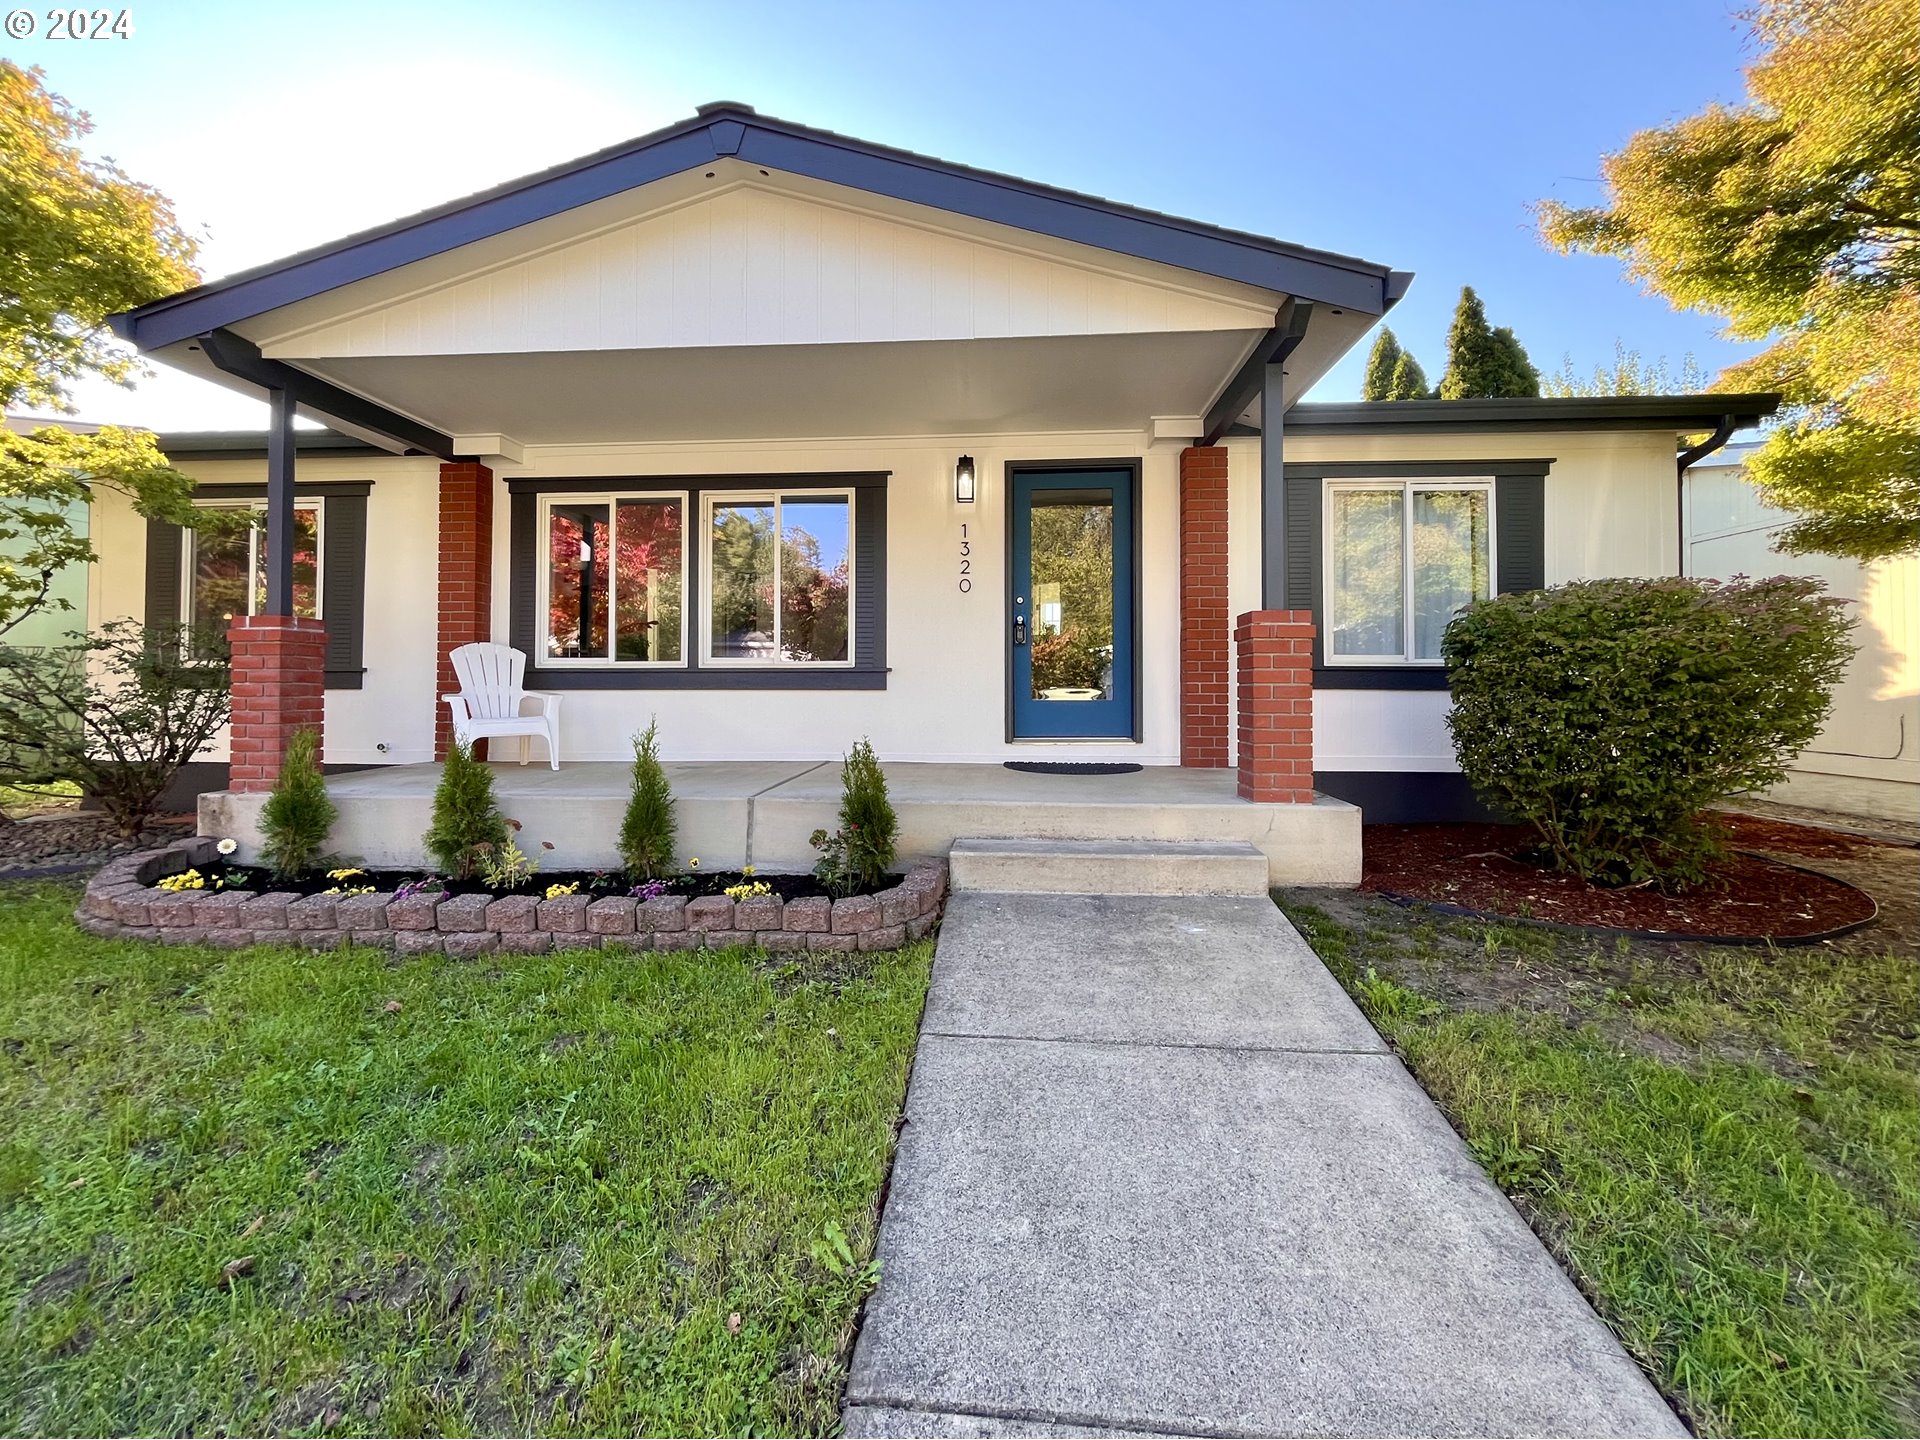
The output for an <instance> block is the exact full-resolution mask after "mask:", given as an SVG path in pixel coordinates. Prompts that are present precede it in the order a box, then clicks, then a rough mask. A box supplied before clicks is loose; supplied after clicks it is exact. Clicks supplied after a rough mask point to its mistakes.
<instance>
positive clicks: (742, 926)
mask: <svg viewBox="0 0 1920 1440" xmlns="http://www.w3.org/2000/svg"><path fill="white" fill-rule="evenodd" d="M215 845H216V842H215V841H214V840H212V839H210V838H207V837H195V838H193V839H189V840H183V841H180V842H178V843H176V844H173V845H168V846H165V847H164V848H162V849H159V850H153V851H147V852H145V853H142V854H135V855H126V856H122V857H120V858H118V859H116V860H113V861H112V862H110V863H109V864H108V865H106V866H105V867H104V868H103V869H102V870H101V871H100V872H99V873H98V874H96V875H95V876H94V877H93V879H92V880H91V881H90V882H89V883H88V885H87V893H86V896H85V898H84V899H82V901H81V902H80V908H79V910H78V912H77V913H76V919H77V920H78V922H79V924H80V926H81V928H83V929H85V930H87V931H89V932H90V933H92V934H96V935H109V936H116V937H123V938H137V939H148V940H158V941H162V942H165V943H170V944H183V945H184V944H202V945H220V946H227V947H232V948H239V947H242V946H246V945H255V944H262V943H269V942H279V943H291V944H304V945H309V946H312V947H314V948H317V949H330V948H332V947H333V946H336V945H343V944H348V943H352V944H356V945H374V946H379V947H381V948H384V949H392V950H396V951H399V952H402V953H406V954H415V953H419V952H422V951H444V952H445V953H446V954H449V955H462V956H467V955H480V954H484V953H486V952H488V951H491V950H503V951H511V952H521V953H536V952H540V951H546V950H565V949H579V948H588V947H593V946H599V945H603V944H615V945H627V946H631V947H633V948H634V949H643V950H692V949H698V948H701V947H710V948H718V947H721V946H726V945H756V946H759V947H760V948H761V949H764V950H774V951H779V950H891V949H895V948H896V947H898V946H901V945H904V944H906V943H907V942H908V941H909V940H917V939H919V938H920V937H922V936H923V935H926V934H927V933H928V932H929V931H931V930H932V929H933V927H934V924H935V923H936V922H937V921H938V919H939V916H940V907H941V903H942V901H943V900H944V898H945V896H946V888H947V866H946V862H945V861H944V860H927V861H921V862H919V863H918V864H915V865H914V866H912V867H911V868H910V869H909V870H908V871H907V873H906V874H905V875H904V876H903V877H901V879H900V881H899V883H898V884H896V885H894V886H892V887H890V888H889V889H886V890H882V891H879V892H878V893H876V894H872V895H855V896H850V897H847V898H845V899H835V898H832V897H829V896H826V895H819V894H811V895H807V894H803V895H797V896H795V897H794V898H791V899H789V898H784V897H783V895H782V894H781V893H780V892H779V891H778V890H776V891H775V893H772V894H768V895H757V896H753V897H750V898H747V899H741V900H735V899H733V898H731V897H729V896H727V895H724V894H707V895H693V896H689V895H687V894H685V893H668V894H663V895H660V896H658V897H656V898H653V899H644V900H643V899H640V898H638V897H636V896H633V895H629V894H604V895H600V896H598V897H597V898H596V897H595V896H593V895H591V894H587V893H576V894H568V895H559V896H556V897H554V898H552V899H546V898H544V893H545V889H546V887H547V886H549V885H552V884H554V883H555V882H554V879H553V877H540V876H536V877H535V881H534V883H533V884H532V885H530V886H529V891H530V893H526V894H508V895H493V894H489V893H472V892H469V893H465V894H460V893H413V894H405V895H399V896H397V895H395V894H394V892H393V891H391V890H388V891H381V890H374V891H371V892H368V893H363V894H344V893H343V894H338V895H332V894H326V893H318V894H304V895H303V894H300V893H298V892H295V891H289V890H260V891H256V890H250V889H244V888H220V889H213V888H201V889H184V890H166V889H160V888H157V885H158V882H159V881H161V880H162V879H164V878H165V877H167V876H171V875H180V874H184V873H185V872H187V871H188V870H194V869H199V870H201V871H202V872H203V874H205V873H214V872H215V870H216V867H217V866H218V865H219V864H220V861H219V855H218V851H217V850H216V849H215ZM372 878H375V879H378V878H381V877H379V876H378V875H377V874H376V875H375V876H373V877H372ZM722 878H724V877H722ZM789 878H791V879H799V878H801V877H767V879H768V881H769V882H773V881H776V880H780V879H789ZM536 886H537V887H538V891H539V893H531V892H532V891H533V889H534V888H535V887H536ZM348 888H357V887H352V886H343V887H342V889H343V890H344V889H348Z"/></svg>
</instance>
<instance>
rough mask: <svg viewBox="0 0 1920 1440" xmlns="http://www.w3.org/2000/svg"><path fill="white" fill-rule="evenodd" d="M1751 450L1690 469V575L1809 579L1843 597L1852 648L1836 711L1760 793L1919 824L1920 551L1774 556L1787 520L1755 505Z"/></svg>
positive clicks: (1742, 448)
mask: <svg viewBox="0 0 1920 1440" xmlns="http://www.w3.org/2000/svg"><path fill="white" fill-rule="evenodd" d="M1755 448H1756V447H1755V446H1753V445H1729V446H1728V447H1727V448H1726V449H1725V450H1723V451H1721V452H1720V453H1719V454H1717V455H1714V456H1712V457H1711V458H1710V459H1707V460H1703V461H1702V462H1701V463H1700V464H1698V465H1696V466H1694V467H1693V468H1692V469H1691V470H1689V471H1688V472H1687V509H1686V535H1687V573H1688V574H1689V575H1710V576H1714V577H1716V578H1719V579H1723V580H1725V579H1731V578H1732V577H1733V576H1735V575H1781V574H1791V575H1812V576H1815V577H1817V578H1818V579H1820V580H1822V581H1824V582H1826V586H1827V593H1828V594H1830V595H1838V596H1840V597H1841V598H1843V599H1845V600H1847V601H1849V602H1850V604H1851V610H1852V613H1853V615H1854V617H1855V619H1856V620H1857V622H1858V623H1857V624H1856V625H1855V627H1854V632H1853V641H1854V644H1855V645H1856V646H1858V647H1859V648H1858V651H1857V653H1856V654H1855V655H1854V657H1853V661H1852V663H1851V664H1849V665H1848V666H1847V673H1846V676H1845V678H1843V679H1842V680H1841V682H1840V685H1839V688H1838V689H1837V690H1835V691H1834V696H1833V713H1832V715H1830V716H1829V717H1828V719H1827V725H1826V728H1825V729H1824V730H1822V731H1821V732H1820V736H1819V738H1818V739H1816V740H1815V741H1814V742H1813V744H1811V745H1809V746H1808V747H1807V748H1806V749H1805V750H1803V751H1801V752H1800V754H1799V756H1798V757H1796V758H1795V760H1794V762H1793V765H1792V767H1791V768H1790V769H1789V771H1788V774H1787V778H1786V780H1785V781H1784V782H1782V783H1781V784H1779V785H1777V786H1775V787H1774V788H1773V789H1772V790H1771V791H1769V792H1768V795H1769V798H1771V799H1774V800H1782V801H1785V802H1787V803H1788V804H1794V805H1809V806H1812V807H1814V808H1815V809H1820V810H1835V811H1840V812H1842V813H1846V814H1854V815H1868V816H1877V817H1880V818H1882V819H1891V820H1905V821H1908V822H1909V823H1911V822H1913V821H1915V820H1920V555H1915V554H1912V553H1911V552H1910V553H1908V554H1905V555H1896V556H1894V557H1892V558H1891V559H1887V560H1876V561H1874V562H1873V563H1872V564H1869V565H1863V564H1860V563H1859V562H1857V561H1853V560H1846V559H1841V558H1838V557H1836V556H1831V555H1782V554H1779V553H1778V552H1777V551H1775V550H1774V548H1773V541H1774V537H1775V536H1777V535H1778V534H1779V533H1780V530H1781V527H1783V526H1784V525H1786V524H1787V522H1788V521H1789V520H1791V519H1792V518H1793V517H1792V516H1791V515H1790V514H1788V513H1787V512H1785V511H1781V510H1776V509H1774V508H1773V507H1772V506H1770V505H1767V504H1765V503H1763V502H1762V501H1761V499H1760V495H1759V492H1758V491H1756V490H1755V489H1754V487H1753V485H1752V483H1751V482H1750V481H1749V480H1748V479H1747V477H1746V471H1745V463H1746V457H1747V456H1748V455H1750V454H1751V453H1752V452H1753V450H1754V449H1755Z"/></svg>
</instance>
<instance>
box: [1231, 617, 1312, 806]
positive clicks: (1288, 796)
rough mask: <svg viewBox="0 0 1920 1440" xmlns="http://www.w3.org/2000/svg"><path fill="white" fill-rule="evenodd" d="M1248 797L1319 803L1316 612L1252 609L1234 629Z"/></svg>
mask: <svg viewBox="0 0 1920 1440" xmlns="http://www.w3.org/2000/svg"><path fill="white" fill-rule="evenodd" d="M1233 643H1234V651H1235V670H1236V677H1235V678H1236V696H1235V698H1236V699H1237V701H1238V703H1239V732H1240V733H1239V742H1240V743H1239V751H1240V798H1241V799H1242V800H1255V801H1259V802H1260V803H1262V804H1268V805H1284V804H1301V805H1304V804H1308V803H1310V802H1311V801H1312V800H1313V613H1312V612H1311V611H1309V610H1250V611H1248V612H1247V613H1246V614H1245V615H1242V616H1241V617H1240V619H1239V621H1238V622H1237V623H1236V624H1235V625H1234V627H1233Z"/></svg>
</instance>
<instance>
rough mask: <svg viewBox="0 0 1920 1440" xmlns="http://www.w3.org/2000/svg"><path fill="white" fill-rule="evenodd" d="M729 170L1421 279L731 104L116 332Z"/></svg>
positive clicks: (145, 339)
mask: <svg viewBox="0 0 1920 1440" xmlns="http://www.w3.org/2000/svg"><path fill="white" fill-rule="evenodd" d="M721 159H736V160H739V161H742V162H744V163H746V164H750V165H759V166H764V167H766V168H767V169H769V170H779V171H785V172H787V173H790V174H795V175H802V176H806V177H808V178H811V179H814V180H819V181H824V182H827V183H830V184H837V185H844V186H848V187H850V188H852V189H855V190H862V191H866V192H868V193H870V194H874V195H880V196H885V197H888V198H891V199H894V200H900V201H905V202H908V203H912V204H918V205H925V206H928V207H930V208H932V209H935V210H943V211H947V212H949V213H952V214H955V215H961V216H967V217H971V218H973V219H977V220H984V221H989V222H993V223H997V224H1002V225H1008V226H1011V227H1014V228H1016V229H1020V230H1026V231H1029V232H1031V233H1034V234H1038V235H1046V236H1050V237H1053V238H1055V239H1059V240H1065V241H1071V242H1075V243H1078V244H1083V245H1089V246H1093V247H1096V248H1098V249H1103V250H1109V251H1113V252H1115V253H1117V254H1123V255H1130V256H1134V257H1136V258H1139V259H1142V260H1151V261H1157V262H1159V263H1161V264H1165V265H1173V266H1177V267H1179V268H1181V269H1185V270H1191V271H1194V272H1196V273H1199V274H1206V275H1214V276H1218V277H1220V278H1222V279H1227V280H1235V281H1240V282H1242V283H1246V284H1250V285H1255V286H1259V287H1261V288H1263V289H1268V290H1273V291H1277V292H1281V293H1284V294H1287V295H1293V296H1297V297H1299V298H1300V299H1303V300H1312V301H1317V302H1321V303H1324V304H1327V305H1329V306H1339V307H1345V308H1347V309H1351V310H1354V311H1357V312H1359V313H1362V314H1367V315H1380V314H1384V313H1385V312H1386V310H1387V309H1388V307H1389V306H1391V305H1392V304H1393V303H1394V302H1395V301H1396V300H1398V299H1399V298H1400V296H1401V295H1402V294H1403V293H1404V292H1405V290H1406V287H1407V285H1408V283H1409V282H1410V281H1411V279H1412V277H1411V276H1410V275H1408V274H1406V273H1405V272H1401V271H1395V270H1390V269H1388V268H1387V267H1386V266H1384V265H1378V264H1375V263H1373V262H1371V261H1367V260H1359V259H1355V258H1353V257H1351V256H1346V255H1336V254H1333V253H1331V252H1328V251H1323V250H1313V249H1308V248H1306V247H1304V246H1299V245H1292V244H1289V243H1287V242H1285V241H1282V240H1275V239H1272V238H1270V237H1268V236H1263V235H1254V234H1250V233H1247V232H1245V231H1239V230H1229V229H1225V228H1222V227H1220V226H1217V225H1207V224H1203V223H1201V222H1200V221H1197V220H1186V219H1181V218H1179V217H1177V216H1172V215H1164V214H1160V213H1158V212H1156V211H1151V210H1142V209H1139V208H1136V207H1134V206H1130V205H1122V204H1119V203H1117V202H1115V201H1111V200H1106V199H1102V198H1100V197H1098V196H1094V195H1083V194H1079V193H1076V192H1074V191H1071V190H1061V189H1057V188H1055V187H1053V186H1048V185H1039V184H1035V183H1034V182H1032V181H1029V180H1021V179H1019V178H1017V177H1015V176H1011V175H1001V174H996V173H994V172H992V171H987V170H976V169H973V168H972V167H970V166H965V165H956V164H954V163H952V162H950V161H945V160H938V159H934V158H932V157H930V156H926V155H917V154H914V153H912V152H911V151H906V150H896V149H893V148H891V147H888V146H883V145H875V144H872V143H871V142H868V141H865V140H856V139H853V138H851V137H849V136H844V135H837V134H834V133H833V132H831V131H826V130H815V129H812V128H810V127H808V126H804V125H797V124H794V123H793V122H791V121H787V120H776V119H773V118H772V117H770V116H763V115H759V114H757V113H756V112H755V111H754V110H753V109H752V107H751V106H746V105H737V104H733V103H731V102H723V103H720V104H715V105H703V106H701V107H700V112H699V113H698V114H697V115H695V116H694V117H693V118H691V119H688V120H682V121H680V122H678V123H676V124H673V125H669V126H667V127H666V128H665V129H662V130H656V131H654V132H653V133H652V134H650V135H643V136H641V137H639V138H638V139H635V140H629V141H626V142H623V143H622V144H619V145H615V146H611V147H609V148H608V149H605V150H601V151H598V152H596V153H594V154H592V155H586V156H583V157H581V158H580V159H578V160H572V161H568V162H567V163H565V164H563V165H557V166H554V167H553V168H551V169H548V170H542V171H540V172H538V173H537V174H533V175H526V176H522V177H521V178H520V179H518V180H510V181H508V182H507V183H505V184H504V185H498V186H495V187H494V188H493V189H490V190H483V191H481V192H480V193H478V194H476V195H470V196H468V197H466V198H465V199H462V200H456V201H452V202H450V203H449V204H445V205H440V206H436V207H435V208H433V209H430V210H423V211H421V212H420V213H418V214H416V215H411V216H408V217H406V218H404V219H401V220H396V221H393V222H391V223H389V224H386V225H381V226H377V227H375V228H374V229H371V230H363V231H361V232H359V233H358V234H355V235H349V236H346V237H345V238H343V239H340V240H336V241H333V242H331V243H329V244H326V245H320V246H316V247H315V248H313V249H311V250H305V251H302V252H301V253H299V254H297V255H292V256H289V257H287V258H286V259H284V260H278V261H275V262H273V263H272V264H269V265H263V266H259V267H256V268H254V269H251V270H243V271H240V272H239V273H237V274H234V275H230V276H227V277H225V278H224V279H221V280H217V281H213V282H211V283H209V284H206V285H200V286H196V287H194V288H193V289H191V290H184V291H181V292H180V293H179V294H177V295H169V296H166V297H164V298H162V299H159V300H155V301H152V302H150V303H149V304H146V305H142V306H140V307H139V308H137V309H134V310H130V311H127V312H125V313H124V314H121V315H116V316H114V317H112V321H111V323H112V325H113V329H114V331H115V333H116V334H118V335H119V336H121V338H123V339H125V340H129V341H132V342H133V343H134V344H135V345H137V346H138V347H139V348H140V349H142V350H155V349H159V348H161V347H163V346H166V345H171V344H174V343H177V342H178V341H181V340H185V339H188V338H190V337H192V336H195V335H200V334H204V333H206V332H208V331H211V330H214V329H218V328H220V327H223V326H229V325H233V324H236V323H238V322H241V321H244V320H246V319H248V318H249V317H251V316H254V315H259V314H262V313H264V312H266V311H269V310H277V309H279V308H281V307H282V306H285V305H290V304H293V303H296V302H298V301H301V300H305V299H309V298H311V297H312V296H315V295H319V294H324V293H325V292H327V291H329V290H334V289H338V288H339V287H340V286H343V285H350V284H353V283H354V282H356V281H359V280H365V279H369V278H371V277H372V276H375V275H380V274H384V273H386V272H387V271H390V270H395V269H398V268H399V267H401V266H403V265H409V264H412V263H414V262H415V261H418V260H423V259H426V258H428V257H429V256H433V255H438V254H442V253H444V252H446V251H448V250H453V249H457V248H458V247H460V246H462V245H467V244H471V243H473V242H474V241H477V240H483V239H486V238H488V237H490V236H494V235H499V234H503V233H505V232H507V231H509V230H513V229H517V228H518V227H520V226H522V225H527V224H531V223H533V222H534V221H537V220H543V219H546V218H548V217H549V216H552V215H557V214H561V213H563V212H565V211H568V210H572V209H575V208H577V207H579V206H582V205H587V204H591V203H592V202H594V201H596V200H602V199H605V198H607V197H609V196H612V195H617V194H620V193H621V192H623V191H627V190H631V189H635V188H637V187H639V186H642V185H646V184H649V183H651V182H653V181H656V180H662V179H665V178H666V177H668V176H670V175H676V174H680V173H682V172H685V171H688V170H693V169H696V168H698V167H700V166H703V165H710V164H712V163H713V162H715V161H716V160H721Z"/></svg>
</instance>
